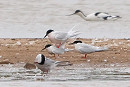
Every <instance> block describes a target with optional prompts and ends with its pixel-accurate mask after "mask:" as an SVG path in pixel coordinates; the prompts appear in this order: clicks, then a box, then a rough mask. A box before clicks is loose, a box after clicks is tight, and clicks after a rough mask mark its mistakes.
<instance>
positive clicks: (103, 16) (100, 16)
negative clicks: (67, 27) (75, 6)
mask: <svg viewBox="0 0 130 87" xmlns="http://www.w3.org/2000/svg"><path fill="white" fill-rule="evenodd" d="M74 14H76V15H79V16H80V17H81V18H83V19H84V20H86V21H102V20H117V19H119V18H121V17H120V16H114V15H109V14H108V13H106V12H96V13H92V14H89V15H85V14H84V13H83V12H82V11H81V10H76V11H75V13H73V14H70V15H68V16H71V15H74Z"/></svg>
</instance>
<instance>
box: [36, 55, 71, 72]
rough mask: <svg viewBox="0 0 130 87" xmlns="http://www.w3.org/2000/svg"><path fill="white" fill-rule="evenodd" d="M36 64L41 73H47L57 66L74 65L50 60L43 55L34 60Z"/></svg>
mask: <svg viewBox="0 0 130 87" xmlns="http://www.w3.org/2000/svg"><path fill="white" fill-rule="evenodd" d="M34 63H35V64H36V66H37V67H38V68H39V69H40V70H41V71H43V72H46V73H48V72H49V71H50V70H51V69H53V68H54V67H56V66H66V65H72V64H70V63H69V61H55V60H52V59H50V58H46V57H45V56H44V55H43V54H38V55H37V56H36V59H35V60H34Z"/></svg>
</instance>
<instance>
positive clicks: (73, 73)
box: [0, 64, 130, 82]
mask: <svg viewBox="0 0 130 87" xmlns="http://www.w3.org/2000/svg"><path fill="white" fill-rule="evenodd" d="M95 80H96V81H104V80H106V81H111V80H115V81H119V80H121V81H130V68H128V67H122V68H76V67H69V66H67V67H56V68H55V69H53V70H51V71H50V72H49V73H48V74H43V73H42V72H41V71H40V70H39V69H32V70H27V69H25V68H23V64H15V65H11V64H8V65H3V66H2V65H1V66H0V82H2V81H4V82H5V81H95Z"/></svg>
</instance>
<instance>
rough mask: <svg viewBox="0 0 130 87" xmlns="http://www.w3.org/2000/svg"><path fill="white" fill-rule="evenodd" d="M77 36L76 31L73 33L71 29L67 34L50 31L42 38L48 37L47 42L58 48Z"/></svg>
mask: <svg viewBox="0 0 130 87" xmlns="http://www.w3.org/2000/svg"><path fill="white" fill-rule="evenodd" d="M77 35H79V33H78V32H77V31H73V30H72V29H71V30H70V31H69V32H62V31H54V30H51V29H50V30H48V31H47V32H46V35H45V36H44V38H45V37H46V36H48V38H49V40H50V41H51V42H52V43H54V44H55V45H56V46H57V47H58V48H59V47H60V46H61V45H62V44H64V43H65V42H66V41H67V40H68V39H69V38H71V37H74V36H77Z"/></svg>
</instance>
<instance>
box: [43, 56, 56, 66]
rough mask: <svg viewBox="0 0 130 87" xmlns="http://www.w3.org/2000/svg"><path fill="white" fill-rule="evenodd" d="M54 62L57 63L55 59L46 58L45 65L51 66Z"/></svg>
mask: <svg viewBox="0 0 130 87" xmlns="http://www.w3.org/2000/svg"><path fill="white" fill-rule="evenodd" d="M54 63H55V60H52V59H49V58H46V60H45V63H44V65H45V66H50V67H51V66H52V65H53V64H54Z"/></svg>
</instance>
